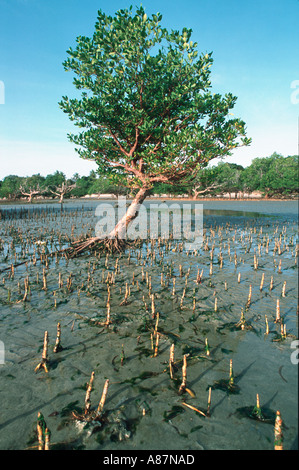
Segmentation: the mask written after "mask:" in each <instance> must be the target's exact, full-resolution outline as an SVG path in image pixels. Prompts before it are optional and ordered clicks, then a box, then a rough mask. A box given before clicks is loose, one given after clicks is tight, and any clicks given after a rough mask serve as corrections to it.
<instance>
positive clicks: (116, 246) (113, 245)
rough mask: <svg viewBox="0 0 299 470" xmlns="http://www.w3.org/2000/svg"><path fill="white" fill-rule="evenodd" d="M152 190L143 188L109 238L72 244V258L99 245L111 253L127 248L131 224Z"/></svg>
mask: <svg viewBox="0 0 299 470" xmlns="http://www.w3.org/2000/svg"><path fill="white" fill-rule="evenodd" d="M149 190H150V188H149V187H148V186H146V187H143V188H141V189H140V190H139V191H138V193H137V194H136V196H135V197H134V199H133V201H132V203H131V205H130V206H129V208H128V210H127V212H126V213H125V215H124V216H123V217H122V218H121V219H120V221H119V222H118V223H117V224H116V226H115V227H114V229H113V230H112V231H111V232H110V233H109V235H108V237H106V238H105V239H103V238H102V237H99V236H97V237H92V238H89V239H87V240H85V241H82V240H81V241H78V242H74V243H72V245H73V246H72V247H71V248H70V249H68V250H67V252H68V255H69V256H70V257H73V256H77V255H78V254H80V253H82V252H83V251H86V250H88V249H94V248H96V247H97V246H99V245H102V247H104V248H105V249H107V250H108V251H110V252H113V251H119V252H120V251H122V250H123V249H124V247H125V246H126V241H125V239H126V234H127V228H128V226H129V224H130V223H131V222H132V221H133V220H134V219H135V218H136V217H137V215H138V212H139V208H140V206H141V204H142V203H143V201H144V199H145V198H146V196H147V195H148V193H149Z"/></svg>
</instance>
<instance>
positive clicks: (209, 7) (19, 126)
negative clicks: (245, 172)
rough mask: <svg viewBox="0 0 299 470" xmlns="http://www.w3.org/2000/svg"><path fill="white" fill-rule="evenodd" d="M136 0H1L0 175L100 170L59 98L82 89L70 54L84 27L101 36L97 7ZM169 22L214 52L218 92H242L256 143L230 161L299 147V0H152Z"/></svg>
mask: <svg viewBox="0 0 299 470" xmlns="http://www.w3.org/2000/svg"><path fill="white" fill-rule="evenodd" d="M131 4H132V5H133V7H135V5H138V6H139V5H140V3H139V2H135V3H134V2H130V0H110V1H109V2H104V1H102V0H84V1H82V0H0V179H2V178H4V177H5V176H6V175H8V174H17V175H20V176H27V175H31V174H34V173H41V174H42V175H47V174H49V173H53V172H54V171H55V170H60V171H63V172H64V173H65V174H66V175H67V176H68V177H70V176H72V175H73V174H74V173H76V172H78V173H79V174H80V175H87V174H89V172H90V171H91V170H92V169H96V165H95V164H94V163H93V162H88V161H84V160H82V159H81V158H80V157H79V156H78V154H77V153H76V152H75V150H74V147H73V144H71V143H70V142H69V141H68V139H67V133H68V132H70V131H73V130H74V128H73V126H72V124H71V122H70V121H69V120H68V117H67V115H65V114H64V113H63V112H62V111H61V109H60V108H59V106H58V102H59V101H60V99H61V97H62V96H63V95H68V96H69V97H71V96H73V95H74V94H75V89H74V87H73V85H72V78H73V76H72V74H71V73H70V72H65V71H64V69H63V66H62V62H63V61H64V60H65V59H66V57H67V54H66V50H67V49H68V48H69V47H70V46H74V44H75V39H76V37H77V36H79V35H87V36H91V35H92V34H93V30H94V24H95V22H96V18H97V11H98V10H99V9H101V10H103V11H104V12H105V13H107V14H110V15H113V14H114V13H115V12H116V11H117V10H119V9H121V8H128V7H129V6H130V5H131ZM142 5H143V6H144V8H145V9H146V12H147V14H148V15H151V14H152V13H157V12H160V13H162V15H163V19H162V25H163V26H164V27H167V28H169V29H182V28H183V27H184V26H185V27H188V28H192V30H193V34H192V38H191V39H192V40H193V42H198V47H199V50H200V52H210V51H213V58H214V64H213V66H212V69H211V71H212V74H211V80H212V85H213V89H214V91H215V92H219V93H222V94H223V93H226V92H232V93H233V94H234V95H236V96H237V97H238V100H237V104H236V106H235V108H234V110H233V113H234V115H235V116H237V117H240V118H242V119H243V120H244V121H245V122H246V124H247V132H248V136H249V137H251V138H252V140H253V142H252V145H251V146H250V147H246V148H239V149H237V150H236V151H235V152H234V155H233V156H232V157H229V158H228V159H227V161H229V162H236V163H239V164H241V165H243V166H247V165H249V164H250V162H251V160H252V159H253V158H255V157H266V156H269V155H271V154H272V153H273V152H275V151H276V152H278V153H281V154H282V155H284V156H287V155H294V154H297V153H298V117H299V60H298V59H299V27H298V20H299V1H298V0H271V1H270V0H250V1H249V0H242V1H240V0H162V1H158V0H143V1H142Z"/></svg>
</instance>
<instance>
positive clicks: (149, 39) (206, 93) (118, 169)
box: [60, 7, 250, 202]
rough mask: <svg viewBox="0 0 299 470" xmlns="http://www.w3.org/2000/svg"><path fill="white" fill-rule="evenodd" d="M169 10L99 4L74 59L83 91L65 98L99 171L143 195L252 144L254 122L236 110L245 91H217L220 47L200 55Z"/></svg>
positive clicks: (72, 67) (82, 150)
mask: <svg viewBox="0 0 299 470" xmlns="http://www.w3.org/2000/svg"><path fill="white" fill-rule="evenodd" d="M161 19H162V15H160V14H159V13H158V14H156V15H155V14H154V15H152V16H151V17H150V18H149V17H147V15H146V13H145V10H144V8H143V7H140V8H137V9H136V12H135V14H133V13H132V7H130V9H128V10H120V11H118V12H117V13H116V15H115V16H114V17H111V16H107V15H106V14H105V13H103V12H102V11H99V12H98V18H97V22H96V24H95V31H94V34H93V36H92V37H91V38H89V37H86V36H79V37H78V38H77V46H76V48H75V49H73V48H70V49H69V50H68V55H69V58H68V59H67V60H66V61H65V62H64V67H65V70H68V71H72V72H73V73H74V74H75V78H74V82H73V83H74V85H75V87H76V88H77V89H78V90H80V91H81V98H80V99H79V98H72V99H70V98H68V97H67V96H64V97H63V98H62V101H61V102H60V106H61V108H62V109H63V111H64V112H65V113H67V114H68V115H69V118H70V119H71V120H72V121H73V122H74V124H75V125H76V126H78V127H79V128H80V129H82V131H81V132H79V133H78V134H70V135H69V139H70V141H71V142H73V143H74V144H75V145H76V146H77V148H76V149H77V151H78V153H79V154H80V156H81V157H83V158H85V159H90V160H94V161H95V162H96V163H97V164H98V171H99V174H102V175H105V176H107V177H109V178H111V179H114V180H117V179H118V178H119V177H123V176H125V177H126V178H127V184H128V185H129V186H130V187H136V188H138V189H140V188H141V189H140V191H139V197H138V202H142V199H144V197H146V194H148V191H149V189H150V188H151V187H152V186H153V184H154V183H156V182H163V183H175V182H178V181H182V178H185V177H186V176H189V175H190V172H192V173H194V172H196V171H197V170H198V169H199V168H200V167H203V166H205V165H207V163H208V162H209V161H210V160H211V159H213V158H216V157H223V156H226V155H229V154H230V151H231V150H232V149H234V148H236V147H237V146H239V145H248V144H249V143H250V139H248V138H247V137H246V131H245V123H244V122H243V121H242V120H240V119H237V118H234V119H232V118H229V115H230V114H231V113H230V110H231V109H232V108H233V107H234V105H235V102H236V97H235V96H233V95H232V94H231V93H227V94H226V95H225V96H221V95H220V94H218V93H212V92H211V89H210V88H211V82H210V67H211V65H212V62H213V59H212V53H202V54H199V52H198V49H197V43H196V42H193V41H192V40H191V30H190V29H187V28H183V30H182V31H181V32H180V31H173V30H172V31H170V32H169V31H167V30H166V29H165V28H162V27H161V24H160V23H161ZM135 202H136V201H135Z"/></svg>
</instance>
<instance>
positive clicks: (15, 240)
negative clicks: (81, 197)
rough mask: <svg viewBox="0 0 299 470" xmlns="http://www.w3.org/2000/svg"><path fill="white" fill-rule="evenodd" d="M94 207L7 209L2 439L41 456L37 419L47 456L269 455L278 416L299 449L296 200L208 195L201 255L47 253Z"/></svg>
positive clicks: (91, 221)
mask: <svg viewBox="0 0 299 470" xmlns="http://www.w3.org/2000/svg"><path fill="white" fill-rule="evenodd" d="M114 203H115V202H114ZM169 203H171V201H167V204H169ZM97 204H98V202H96V201H93V202H92V201H84V203H83V202H81V201H79V202H78V201H77V202H69V203H66V204H64V206H63V208H60V206H59V205H55V204H38V205H15V206H13V205H1V207H0V211H1V226H0V271H1V274H0V340H1V342H2V344H3V348H4V351H3V352H4V357H3V359H4V360H3V361H2V362H3V363H2V364H0V377H1V387H0V397H1V404H2V406H1V418H0V448H1V449H37V448H38V435H37V416H38V413H42V415H43V417H44V420H45V422H46V424H47V427H48V429H49V430H50V432H51V435H50V449H86V450H89V449H102V450H114V449H120V450H137V449H138V450H143V449H144V450H145V449H148V450H194V451H196V450H201V449H205V450H213V449H244V450H245V449H246V450H254V449H257V450H272V449H273V448H274V420H275V414H276V412H277V411H278V410H279V411H280V413H281V417H282V421H283V426H282V434H283V447H284V449H296V448H297V435H298V418H297V417H298V366H297V363H296V361H295V362H294V360H292V357H293V358H294V359H296V358H297V357H298V355H296V354H294V353H296V351H295V349H294V341H295V340H296V339H297V338H298V333H297V331H298V305H297V301H298V287H297V284H298V219H297V217H298V215H297V202H295V201H294V202H292V201H282V202H280V201H277V202H268V201H264V202H263V201H260V202H241V201H238V202H236V201H231V202H229V201H228V202H222V201H215V202H207V203H204V218H203V220H204V238H203V242H202V246H201V247H200V248H199V249H197V250H194V251H189V252H186V251H185V250H184V243H183V241H182V240H177V239H162V238H157V239H149V240H146V241H145V242H144V243H143V244H142V245H139V246H137V245H136V246H134V247H130V248H128V249H127V250H126V251H125V252H124V253H122V254H113V255H106V254H103V253H101V254H100V253H97V254H96V255H88V254H85V255H82V256H80V257H78V258H74V259H67V258H66V257H65V256H64V255H63V253H61V254H58V255H54V256H51V255H50V253H53V252H55V251H57V250H58V251H59V250H61V249H63V248H64V247H66V246H68V245H69V244H70V243H71V241H72V240H76V239H77V238H78V237H79V236H83V235H86V234H91V235H92V234H93V231H94V228H95V225H96V222H97V218H96V216H95V207H96V205H97ZM146 204H147V205H149V204H150V202H147V203H146ZM58 324H59V325H60V330H61V336H60V348H58V349H57V352H54V347H55V344H56V340H57V325H58ZM45 332H47V335H48V343H47V355H46V360H45V361H44V364H45V365H46V368H45V367H39V368H37V366H38V365H39V364H41V363H42V362H43V352H44V338H45ZM292 353H293V356H292ZM92 373H94V374H93V375H92ZM91 377H93V378H92V379H91ZM87 384H90V385H91V386H90V390H89V392H90V393H89V395H88V396H87V390H88V387H87ZM105 385H106V395H105V397H104V401H103V400H102V398H103V389H104V390H105ZM257 395H258V398H259V402H260V411H261V414H259V413H256V409H255V407H256V398H257ZM86 409H87V412H86ZM97 413H98V414H97Z"/></svg>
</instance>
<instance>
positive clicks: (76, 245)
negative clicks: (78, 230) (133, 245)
mask: <svg viewBox="0 0 299 470" xmlns="http://www.w3.org/2000/svg"><path fill="white" fill-rule="evenodd" d="M128 245H130V242H129V241H128V240H123V239H120V238H104V239H103V238H99V237H92V238H88V239H86V240H84V241H82V240H79V241H77V242H73V243H72V246H71V247H70V248H68V249H67V250H66V251H65V254H66V256H67V257H68V258H74V257H75V256H78V255H79V254H81V253H83V252H84V251H87V250H92V251H93V250H97V249H98V250H103V251H107V252H108V253H115V252H118V253H121V252H122V251H124V249H125V248H126V247H127V246H128Z"/></svg>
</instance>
